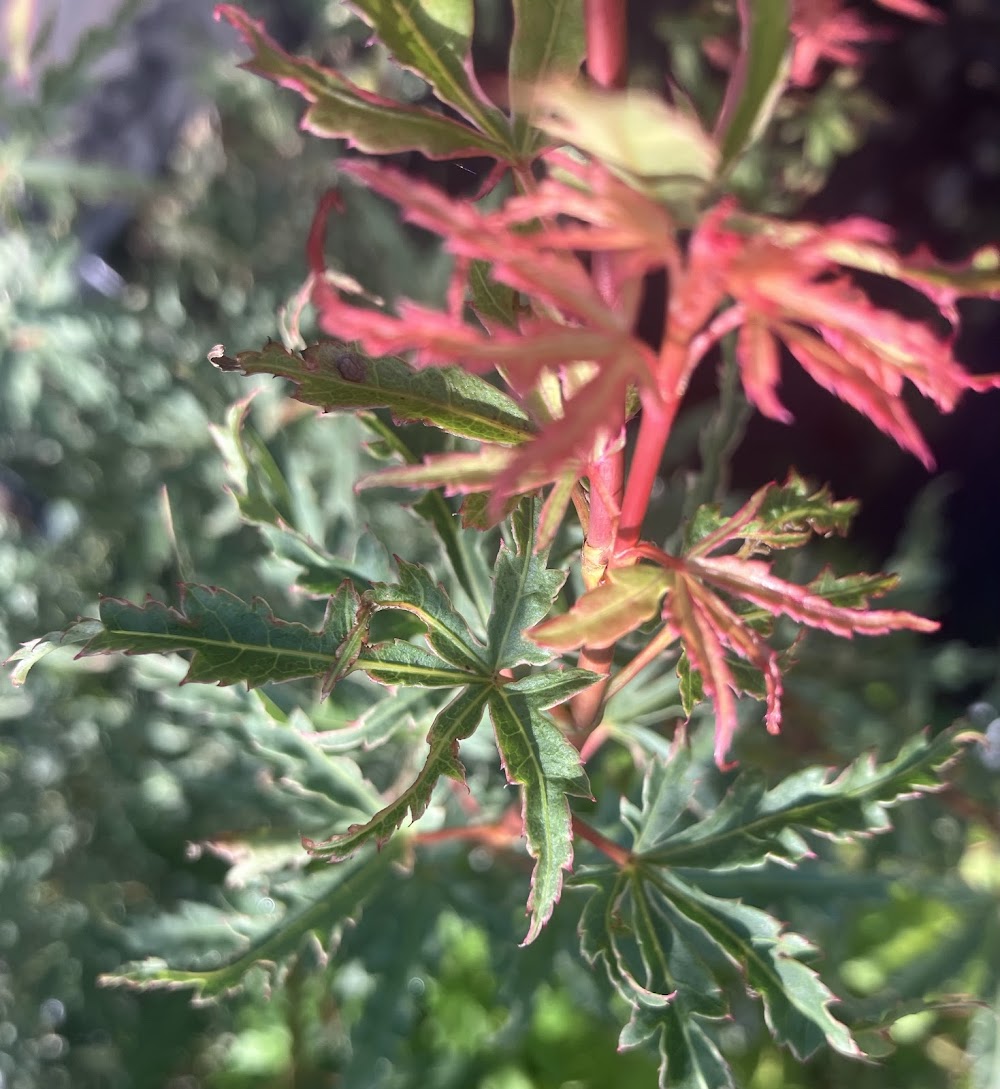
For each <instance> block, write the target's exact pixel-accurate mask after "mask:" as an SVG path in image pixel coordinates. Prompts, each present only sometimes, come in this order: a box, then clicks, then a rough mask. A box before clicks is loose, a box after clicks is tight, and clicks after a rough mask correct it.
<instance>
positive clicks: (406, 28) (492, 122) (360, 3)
mask: <svg viewBox="0 0 1000 1089" xmlns="http://www.w3.org/2000/svg"><path fill="white" fill-rule="evenodd" d="M352 6H353V7H354V9H355V10H356V11H357V12H358V14H359V15H360V16H361V17H362V18H363V19H364V20H365V22H367V23H368V24H369V25H370V26H371V27H372V29H373V30H374V31H375V33H376V34H377V36H378V39H379V41H380V42H382V44H383V45H384V46H385V47H386V48H387V49H388V50H389V52H390V53H391V54H392V56H393V58H394V59H395V61H396V63H397V64H401V65H402V66H403V67H404V68H409V69H410V70H411V71H413V72H416V73H417V75H418V76H420V77H421V78H423V79H425V80H427V82H428V83H429V84H430V85H431V86H432V87H433V88H434V92H435V94H436V95H437V97H438V98H439V99H440V100H441V101H442V102H447V103H448V104H449V105H450V106H454V107H455V109H456V110H458V111H459V113H461V114H464V116H465V117H467V118H468V119H469V120H470V121H472V122H473V123H474V124H475V125H476V126H477V128H478V129H479V130H480V131H482V132H483V133H486V134H487V135H488V136H490V137H492V138H493V139H495V140H496V141H498V142H503V143H506V142H507V141H508V140H509V126H508V123H507V119H506V118H505V117H504V115H503V114H502V113H501V112H500V110H498V109H497V108H496V106H494V105H493V103H492V102H490V100H489V99H488V98H487V97H486V95H485V94H484V93H483V91H482V89H481V88H480V86H479V84H478V83H477V81H476V77H475V73H474V72H473V69H472V28H473V14H474V5H473V0H354V3H353V5H352Z"/></svg>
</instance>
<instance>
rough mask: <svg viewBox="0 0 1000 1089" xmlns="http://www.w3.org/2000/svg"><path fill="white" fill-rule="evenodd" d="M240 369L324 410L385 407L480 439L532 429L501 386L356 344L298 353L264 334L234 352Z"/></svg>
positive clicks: (514, 439)
mask: <svg viewBox="0 0 1000 1089" xmlns="http://www.w3.org/2000/svg"><path fill="white" fill-rule="evenodd" d="M236 360H237V362H238V363H239V365H240V367H241V368H242V370H243V373H244V374H275V375H280V376H281V377H282V378H288V379H290V380H291V381H292V382H294V383H295V386H296V391H295V396H296V397H297V398H298V399H299V400H300V401H304V402H305V403H306V404H310V405H317V406H318V407H319V408H322V409H325V410H326V411H351V412H356V411H358V410H360V409H369V408H387V409H388V410H389V411H390V412H391V413H392V414H393V416H394V417H395V418H396V419H397V420H403V421H407V422H418V423H430V424H433V425H434V426H435V427H439V428H440V429H441V430H442V431H447V432H448V433H449V434H452V435H460V436H462V437H463V438H468V439H478V440H480V441H482V442H496V443H510V444H515V443H519V442H523V441H524V440H525V439H527V438H529V437H530V436H531V434H532V432H533V430H534V428H533V425H532V424H531V422H530V421H529V420H528V418H527V416H526V415H525V414H524V412H523V410H522V409H521V408H519V407H518V405H517V404H516V403H515V402H514V401H513V400H512V399H511V398H510V397H508V396H507V395H506V394H505V393H503V391H502V390H499V389H497V388H496V386H493V385H490V383H489V382H486V381H484V380H483V379H482V378H479V377H477V376H476V375H474V374H469V373H467V372H465V371H462V370H459V369H458V368H457V367H432V368H427V369H425V370H420V371H415V370H414V369H413V368H412V367H410V366H409V365H408V364H406V363H404V362H403V361H402V360H401V359H394V358H392V357H383V358H381V359H372V358H370V357H369V356H366V355H365V354H364V353H363V352H361V351H359V350H358V349H355V348H349V347H347V346H345V345H343V344H337V343H336V342H334V341H322V342H321V343H319V344H313V345H311V346H310V347H308V348H306V349H305V350H304V351H303V352H302V353H301V355H299V354H296V353H294V352H289V351H286V350H285V349H284V348H283V347H282V346H281V345H280V344H277V343H275V342H274V341H271V342H270V343H268V344H267V345H265V347H264V349H263V351H260V352H239V353H238V354H237V356H236Z"/></svg>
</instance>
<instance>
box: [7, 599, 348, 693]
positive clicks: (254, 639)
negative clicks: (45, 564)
mask: <svg viewBox="0 0 1000 1089" xmlns="http://www.w3.org/2000/svg"><path fill="white" fill-rule="evenodd" d="M369 614H370V608H369V607H368V606H367V605H363V604H362V602H361V599H360V598H359V597H358V594H357V593H356V591H355V590H354V587H353V586H351V585H350V583H346V582H345V583H344V584H343V585H342V586H341V587H340V589H339V590H338V591H337V593H336V594H334V595H333V597H331V598H330V601H329V603H328V605H327V610H326V617H325V619H324V621H323V624H322V626H321V627H320V628H319V629H318V630H315V631H314V630H312V629H310V628H307V627H306V626H305V624H299V623H295V622H289V621H285V620H279V619H278V618H277V617H276V616H275V615H274V613H272V612H271V609H270V607H269V606H268V605H267V603H266V602H265V601H263V600H262V599H260V598H255V599H254V600H253V601H251V602H246V601H243V600H242V599H241V598H239V597H237V596H236V595H235V594H231V593H230V592H229V591H228V590H220V589H219V588H218V587H215V586H198V585H193V584H191V585H183V586H182V587H181V603H180V605H179V606H178V607H176V608H174V607H172V606H169V605H165V604H164V603H163V602H160V601H154V600H153V599H152V598H150V599H148V600H147V601H145V602H144V603H143V604H142V605H136V604H133V603H132V602H130V601H122V600H120V599H118V598H110V597H107V598H103V599H102V600H101V605H100V624H96V623H95V621H93V620H81V621H79V622H78V623H77V624H75V625H73V626H71V627H70V628H69V629H67V631H66V632H64V633H63V634H62V636H61V637H59V643H61V644H72V643H74V642H79V641H81V638H80V635H79V634H78V633H83V634H85V635H86V636H87V642H86V644H85V646H84V647H83V649H82V650H81V651H80V653H79V654H78V657H86V656H88V655H92V654H107V653H111V652H114V651H119V652H122V653H125V654H172V653H185V654H190V656H191V659H190V660H191V666H190V669H189V670H188V672H187V675H186V676H185V678H184V682H185V683H188V682H200V683H205V684H221V685H227V684H237V683H238V682H240V681H243V682H245V683H246V684H247V685H248V686H249V687H251V688H255V687H257V686H258V685H262V684H267V683H269V682H278V681H290V680H296V679H299V678H303V677H322V678H323V689H324V692H328V691H329V690H330V689H331V688H332V687H333V685H334V684H335V683H336V682H337V681H338V680H339V679H340V678H341V677H343V676H344V675H345V674H346V673H348V672H350V670H351V669H353V668H354V661H355V659H356V658H357V655H358V652H359V651H360V649H361V645H362V642H363V640H364V638H365V635H366V633H367V628H368V618H369ZM47 639H51V637H47ZM52 645H53V644H51V643H47V644H46V646H45V647H44V648H38V649H36V650H33V651H30V652H22V653H21V654H20V655H19V657H22V658H25V659H26V661H25V664H24V666H22V667H21V671H20V675H19V676H20V679H21V680H23V678H24V674H25V673H26V672H27V669H28V668H29V667H30V665H31V664H33V662H34V661H35V660H37V658H38V657H40V656H41V654H42V653H43V652H44V650H47V649H51V646H52Z"/></svg>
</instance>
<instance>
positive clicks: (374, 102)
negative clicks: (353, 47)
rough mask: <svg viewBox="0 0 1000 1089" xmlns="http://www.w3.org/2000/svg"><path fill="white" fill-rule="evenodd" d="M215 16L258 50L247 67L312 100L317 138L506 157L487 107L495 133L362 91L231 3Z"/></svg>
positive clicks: (311, 125) (368, 148) (309, 114)
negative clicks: (290, 49) (287, 46)
mask: <svg viewBox="0 0 1000 1089" xmlns="http://www.w3.org/2000/svg"><path fill="white" fill-rule="evenodd" d="M216 15H217V16H218V17H222V18H224V19H226V21H227V22H229V23H231V24H232V25H233V26H234V27H235V28H236V29H237V30H238V31H239V33H240V35H241V36H242V38H243V40H244V41H245V42H246V43H247V45H248V46H249V47H250V48H251V49H252V50H253V56H252V57H251V58H250V60H249V61H247V62H246V63H245V64H244V67H245V68H248V69H249V70H250V71H252V72H256V73H257V74H258V75H261V76H263V77H264V78H265V79H269V80H271V81H272V82H274V83H277V84H278V85H279V86H281V87H287V88H289V89H290V90H293V91H297V92H298V93H299V94H300V95H302V97H303V98H304V99H305V100H306V101H307V102H309V103H311V105H310V107H309V109H308V110H306V113H305V116H304V117H303V119H302V127H303V128H304V129H305V130H306V131H307V132H311V133H312V134H313V135H315V136H329V137H339V138H342V139H345V140H347V141H348V142H349V143H350V144H351V145H352V146H354V147H356V148H357V149H358V150H359V151H364V152H367V153H369V154H373V155H387V154H393V153H395V152H400V151H409V150H418V151H420V152H422V153H423V154H424V155H426V156H428V158H431V159H454V158H462V157H463V156H473V155H492V156H496V157H500V158H504V157H506V155H507V148H506V143H505V141H504V140H503V139H502V128H501V127H500V126H499V125H497V124H496V123H495V122H494V121H493V120H492V115H488V112H486V111H484V112H483V117H484V118H486V117H490V127H491V128H492V129H493V130H494V132H493V133H492V134H489V133H487V132H486V131H479V130H477V129H474V128H471V127H470V126H468V125H464V124H462V123H461V122H459V121H453V120H451V119H450V118H447V117H445V116H443V115H442V114H440V113H438V112H436V111H434V110H430V109H425V108H423V107H419V106H407V105H404V104H402V103H399V102H395V101H393V100H392V99H389V98H383V97H381V96H380V95H376V94H373V93H372V92H371V91H365V90H362V89H361V88H360V87H357V86H355V85H354V84H353V83H351V81H350V80H348V79H346V78H345V77H344V76H342V75H340V73H339V72H335V71H334V70H333V69H330V68H324V67H322V66H321V65H319V64H316V63H315V62H314V61H310V60H307V59H305V58H303V57H295V56H292V55H290V54H288V53H286V52H285V51H284V50H283V49H282V48H281V47H280V46H278V45H277V43H276V42H274V41H273V40H272V39H271V38H270V37H269V36H268V35H267V33H266V32H265V30H264V27H263V24H261V23H259V22H257V21H256V20H255V19H251V18H250V17H249V16H248V15H247V14H246V13H245V12H243V11H241V10H240V9H239V8H236V7H233V6H232V5H230V4H220V5H219V6H218V7H217V8H216ZM498 134H499V136H500V138H498Z"/></svg>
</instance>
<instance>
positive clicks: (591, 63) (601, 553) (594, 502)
mask: <svg viewBox="0 0 1000 1089" xmlns="http://www.w3.org/2000/svg"><path fill="white" fill-rule="evenodd" d="M626 10H627V9H626V0H584V21H585V25H586V35H587V73H588V74H589V76H590V78H591V79H592V80H593V81H594V83H596V84H597V85H598V86H599V87H608V88H611V87H623V86H624V85H625V77H626V73H627V70H628V35H627V25H626ZM591 269H592V271H591V276H592V278H593V281H594V286H595V287H596V288H597V290H598V291H599V292H600V294H601V297H602V298H603V299H604V300H605V302H607V303H608V305H609V306H611V307H614V306H616V305H620V302H621V301H620V299H619V298H618V294H619V292H618V278H617V276H616V275H615V261H614V255H613V254H608V253H595V254H593V256H592V258H591ZM624 426H625V407H624V405H621V406H619V409H618V411H617V414H616V415H613V416H612V417H611V419H610V420H609V427H608V433H609V435H610V437H611V439H612V441H614V440H616V439H617V436H618V432H619V431H620V430H621V428H623V427H624ZM590 477H591V481H590V518H589V524H588V526H587V543H586V546H585V547H586V554H585V561H584V567H585V572H584V579H585V581H586V583H587V585H588V586H589V585H597V583H598V582H599V581H600V579H601V576H602V575H603V573H604V567H605V566H606V564H607V562H608V561H609V560H610V558H611V554H612V551H613V549H614V543H615V535H616V533H617V531H618V512H619V508H620V506H621V499H622V491H623V488H624V481H625V455H624V451H622V450H616V451H615V453H613V454H610V455H607V456H605V457H602V458H599V459H598V460H597V461H595V462H594V463H593V464H591V466H590ZM613 657H614V647H602V648H600V649H594V648H591V647H584V648H583V650H582V651H581V653H580V661H579V665H580V667H581V668H582V669H589V670H591V671H592V672H594V673H599V674H601V675H603V677H604V678H605V679H604V680H603V681H599V682H598V683H596V684H593V685H591V687H590V688H588V689H586V690H585V691H583V692H581V693H580V694H579V695H577V696H576V697H575V698H574V699H573V702H572V712H573V721H574V722H575V723H576V726H577V729H578V730H580V731H584V732H585V731H587V730H589V729H590V728H591V727H592V726H593V725H594V724H595V723H596V722H597V721H598V717H599V715H600V712H601V704H602V703H603V702H604V690H605V688H606V687H607V677H608V674H609V673H610V672H611V662H612V659H613Z"/></svg>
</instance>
